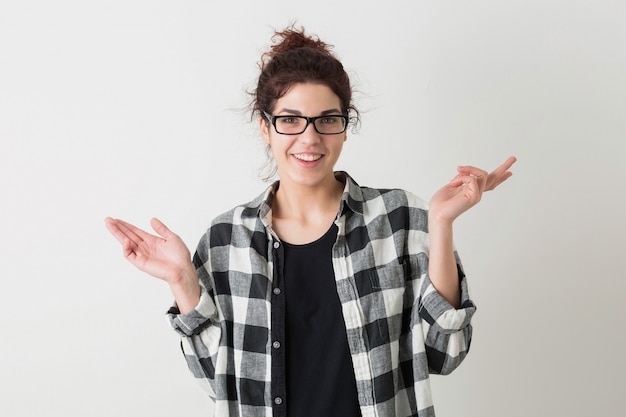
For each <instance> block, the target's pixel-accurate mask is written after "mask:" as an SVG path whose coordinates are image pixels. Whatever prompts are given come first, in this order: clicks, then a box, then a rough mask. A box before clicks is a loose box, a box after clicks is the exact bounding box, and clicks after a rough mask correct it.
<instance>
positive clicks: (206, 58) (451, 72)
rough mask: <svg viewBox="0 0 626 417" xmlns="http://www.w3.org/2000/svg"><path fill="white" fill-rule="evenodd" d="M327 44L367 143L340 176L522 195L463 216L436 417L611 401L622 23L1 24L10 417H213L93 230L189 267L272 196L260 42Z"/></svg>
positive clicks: (1, 219) (125, 14) (387, 15)
mask: <svg viewBox="0 0 626 417" xmlns="http://www.w3.org/2000/svg"><path fill="white" fill-rule="evenodd" d="M293 20H296V21H297V22H298V23H299V24H302V25H304V26H305V27H306V28H307V30H309V31H310V32H313V33H316V34H318V35H319V36H320V37H321V38H322V40H325V41H327V42H329V43H332V44H334V45H335V52H336V53H337V55H338V56H339V58H340V59H341V60H342V61H343V63H344V65H345V67H346V68H347V70H348V71H349V73H350V74H351V76H352V79H353V82H354V84H355V87H356V88H357V90H358V91H359V94H358V95H357V97H356V98H357V106H359V108H360V109H361V110H362V111H363V124H362V127H361V129H360V130H359V132H358V133H357V134H350V135H349V138H348V142H347V143H346V146H345V147H344V154H343V155H342V158H341V159H340V161H339V163H338V165H337V168H338V169H343V170H347V171H348V172H350V173H351V174H352V175H353V176H354V177H355V178H356V179H357V181H358V182H359V183H360V184H362V185H370V186H377V187H401V188H405V189H408V190H410V191H412V192H414V193H416V194H418V195H421V196H423V197H425V198H428V197H429V196H430V195H431V194H432V193H433V192H434V191H435V190H436V189H437V188H439V186H441V185H443V184H444V183H445V182H447V181H448V180H449V179H450V178H451V177H452V176H453V175H454V174H455V168H456V166H457V165H459V164H475V165H478V166H480V167H483V168H485V169H493V168H494V167H495V166H496V165H498V164H500V163H501V162H502V161H504V160H505V158H506V157H507V156H509V155H516V156H517V157H518V158H519V162H518V163H517V164H516V165H515V166H514V172H515V174H514V176H513V177H512V178H511V179H510V180H509V181H508V182H507V183H505V184H504V185H503V186H502V188H501V189H498V190H497V191H496V192H493V193H489V194H487V195H485V198H484V199H483V202H482V203H481V204H480V205H479V206H478V207H476V208H475V209H474V210H473V211H471V212H469V213H467V214H466V215H465V216H464V217H462V218H461V219H460V220H459V221H458V224H457V227H456V245H457V248H458V250H459V252H460V254H461V257H462V259H463V261H464V264H465V269H466V272H467V274H468V277H469V279H470V286H471V287H470V289H471V292H472V296H473V298H474V300H475V302H476V303H477V305H478V307H479V309H478V312H477V314H476V316H475V321H474V325H475V333H474V341H473V344H472V350H471V353H470V355H469V356H468V358H467V360H466V362H465V363H464V364H463V365H462V366H461V367H460V368H459V369H458V370H457V371H456V372H455V373H453V374H452V375H450V376H447V377H434V378H433V391H434V396H435V404H436V408H437V411H438V416H441V417H446V416H447V417H452V416H476V417H478V416H481V417H482V416H528V415H533V416H565V415H567V416H590V415H598V416H617V415H621V413H622V412H623V408H622V407H623V406H624V395H623V392H622V391H623V388H624V383H623V375H624V373H626V366H625V360H624V352H625V342H626V341H625V337H624V335H625V330H626V329H625V326H624V318H625V316H626V314H625V313H626V307H625V304H624V302H623V299H624V294H625V293H626V285H625V284H624V281H625V278H626V268H625V266H624V258H623V257H624V256H625V254H624V249H625V245H624V233H625V232H626V221H625V219H624V218H625V213H626V195H625V192H624V186H623V168H622V167H623V166H624V163H625V162H626V157H625V156H626V152H625V151H626V146H625V145H624V139H625V138H624V136H625V133H626V24H625V22H626V3H625V2H624V1H622V0H614V1H609V0H593V1H592V0H588V1H582V0H573V1H572V0H569V1H568V0H561V1H557V0H541V1H538V0H534V1H528V0H526V1H521V0H512V1H498V0H491V1H489V0H475V1H410V2H409V1H404V2H401V1H398V2H391V1H388V2H385V3H383V4H380V3H376V4H375V3H369V2H363V1H317V2H307V3H304V2H302V3H297V2H294V1H251V0H250V1H245V2H237V1H221V2H209V1H155V0H150V1H148V0H144V1H141V0H125V1H120V0H109V1H106V2H105V1H88V2H87V1H78V0H76V1H69V0H59V1H9V0H3V1H2V2H1V3H0V140H1V149H0V191H1V199H2V200H1V204H0V236H1V238H0V280H1V284H2V285H1V287H0V288H1V290H0V291H1V294H2V304H1V307H2V315H1V316H0V326H1V330H2V334H1V336H0V413H1V414H2V415H3V416H24V417H26V416H28V417H32V416H55V417H56V416H64V417H74V416H75V417H79V416H80V417H84V416H90V417H91V416H94V417H95V416H168V417H169V416H172V415H181V416H182V415H184V416H207V415H210V413H209V412H210V410H211V406H210V404H209V401H208V400H206V399H205V398H204V393H203V391H202V390H201V389H200V388H199V387H198V386H197V385H196V383H195V381H193V379H192V378H191V376H190V374H189V373H188V371H187V369H186V365H185V363H184V360H183V358H182V356H181V354H180V350H179V347H178V338H177V336H176V335H175V333H174V332H173V331H172V330H170V328H169V325H168V323H167V321H166V318H165V315H164V312H165V311H166V309H167V308H168V306H169V305H170V303H171V296H170V294H169V292H168V289H167V287H166V285H165V284H164V283H162V282H158V281H157V280H155V279H153V278H150V277H148V276H146V275H144V274H142V273H141V272H139V271H137V270H135V269H134V268H133V267H132V266H131V265H130V264H128V263H127V262H126V261H125V260H124V259H123V257H122V255H121V250H120V248H119V245H118V243H117V242H116V241H115V240H114V239H113V238H112V237H111V236H110V235H109V234H108V232H106V230H105V228H104V225H103V219H104V217H105V216H114V217H121V218H124V219H126V220H128V221H131V222H134V223H136V224H137V225H139V226H141V227H144V228H148V227H149V225H148V224H149V223H148V222H149V219H150V217H152V216H157V217H159V218H161V219H162V220H163V221H164V222H165V223H166V224H168V225H169V226H170V227H171V228H172V229H174V230H175V231H176V232H178V233H179V234H180V235H181V237H182V238H183V239H184V240H185V242H187V243H188V245H190V246H191V247H195V244H196V243H197V241H198V239H199V238H200V236H201V234H202V233H203V232H204V230H205V229H206V227H207V226H208V224H209V222H210V220H211V219H212V218H213V217H214V216H215V215H217V214H219V213H221V212H223V211H225V210H227V209H229V208H231V207H232V206H233V205H235V204H237V203H241V202H244V201H248V200H249V199H251V198H252V197H254V196H255V195H256V194H257V193H259V192H261V191H262V190H263V189H264V188H265V184H264V183H263V182H262V181H260V180H259V168H260V166H261V165H262V162H263V159H264V157H263V148H262V146H261V143H260V142H261V140H260V137H259V134H258V131H257V123H256V121H255V122H250V121H249V114H247V113H246V112H245V107H246V105H247V103H248V100H249V97H248V96H247V95H246V90H250V89H251V88H252V87H253V86H254V82H255V77H256V75H257V62H258V59H259V56H260V54H261V53H262V52H263V51H264V50H265V48H266V46H267V45H268V44H269V40H270V36H271V34H272V28H283V27H285V26H287V25H288V24H289V23H291V22H292V21H293Z"/></svg>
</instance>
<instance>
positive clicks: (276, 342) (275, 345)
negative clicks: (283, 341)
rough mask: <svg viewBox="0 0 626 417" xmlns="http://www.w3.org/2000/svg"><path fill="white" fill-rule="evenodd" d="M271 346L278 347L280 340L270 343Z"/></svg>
mask: <svg viewBox="0 0 626 417" xmlns="http://www.w3.org/2000/svg"><path fill="white" fill-rule="evenodd" d="M272 347H274V349H278V348H280V342H279V341H278V340H277V341H275V342H274V343H272Z"/></svg>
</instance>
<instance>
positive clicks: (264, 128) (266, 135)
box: [259, 117, 270, 145]
mask: <svg viewBox="0 0 626 417" xmlns="http://www.w3.org/2000/svg"><path fill="white" fill-rule="evenodd" d="M259 128H260V129H261V137H262V138H263V142H265V143H267V144H268V145H269V144H270V129H269V123H268V122H267V120H265V119H264V118H263V117H259Z"/></svg>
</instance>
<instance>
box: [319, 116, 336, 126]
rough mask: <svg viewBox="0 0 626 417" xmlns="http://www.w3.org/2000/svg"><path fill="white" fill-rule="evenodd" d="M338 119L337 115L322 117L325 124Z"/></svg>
mask: <svg viewBox="0 0 626 417" xmlns="http://www.w3.org/2000/svg"><path fill="white" fill-rule="evenodd" d="M338 121H339V120H338V118H337V117H324V118H323V119H322V123H323V124H325V125H328V124H333V123H337V122H338Z"/></svg>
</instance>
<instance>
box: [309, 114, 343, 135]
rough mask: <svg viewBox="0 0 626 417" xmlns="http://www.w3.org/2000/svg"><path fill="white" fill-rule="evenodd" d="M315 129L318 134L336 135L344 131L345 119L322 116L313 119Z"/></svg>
mask: <svg viewBox="0 0 626 417" xmlns="http://www.w3.org/2000/svg"><path fill="white" fill-rule="evenodd" d="M315 128H316V129H317V131H318V132H320V133H325V134H329V135H331V134H336V133H341V132H343V131H344V130H345V129H346V119H345V117H343V116H324V117H320V118H319V119H315Z"/></svg>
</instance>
